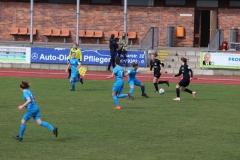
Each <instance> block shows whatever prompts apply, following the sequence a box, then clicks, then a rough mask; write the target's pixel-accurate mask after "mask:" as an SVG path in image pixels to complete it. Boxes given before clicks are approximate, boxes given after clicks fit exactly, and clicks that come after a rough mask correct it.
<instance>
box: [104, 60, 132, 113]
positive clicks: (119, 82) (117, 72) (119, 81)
mask: <svg viewBox="0 0 240 160" xmlns="http://www.w3.org/2000/svg"><path fill="white" fill-rule="evenodd" d="M115 63H116V67H115V68H114V69H113V73H112V75H111V76H109V77H107V79H109V78H113V77H114V76H115V77H116V80H115V83H114V85H113V88H112V98H113V101H114V102H115V104H116V107H115V108H114V109H121V107H120V104H119V102H118V98H125V97H128V98H130V99H132V100H133V99H134V98H133V96H132V95H130V94H129V93H128V94H121V93H122V90H123V87H124V80H123V77H124V76H125V75H124V69H123V68H122V67H121V66H119V64H120V59H119V58H117V59H116V61H115Z"/></svg>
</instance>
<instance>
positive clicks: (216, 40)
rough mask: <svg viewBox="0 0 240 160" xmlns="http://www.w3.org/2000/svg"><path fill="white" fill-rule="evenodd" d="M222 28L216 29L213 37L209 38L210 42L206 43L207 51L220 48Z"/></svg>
mask: <svg viewBox="0 0 240 160" xmlns="http://www.w3.org/2000/svg"><path fill="white" fill-rule="evenodd" d="M223 33H224V32H223V30H221V29H217V30H216V33H215V34H214V36H213V38H212V39H211V41H210V43H209V44H208V51H213V50H214V51H216V50H220V46H221V45H222V42H223V38H224V37H223Z"/></svg>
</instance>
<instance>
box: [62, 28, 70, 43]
mask: <svg viewBox="0 0 240 160" xmlns="http://www.w3.org/2000/svg"><path fill="white" fill-rule="evenodd" d="M69 36H70V31H69V30H68V29H62V33H61V34H60V37H64V41H63V42H64V43H66V37H69Z"/></svg>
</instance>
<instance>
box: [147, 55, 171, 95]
mask: <svg viewBox="0 0 240 160" xmlns="http://www.w3.org/2000/svg"><path fill="white" fill-rule="evenodd" d="M152 69H154V72H153V75H154V78H153V84H154V87H155V89H156V92H158V84H163V83H166V84H167V85H168V87H169V82H168V81H158V79H159V78H160V76H161V74H162V71H163V69H164V64H163V63H162V62H161V61H160V60H158V59H156V58H155V55H154V54H152V55H151V61H150V70H151V71H152Z"/></svg>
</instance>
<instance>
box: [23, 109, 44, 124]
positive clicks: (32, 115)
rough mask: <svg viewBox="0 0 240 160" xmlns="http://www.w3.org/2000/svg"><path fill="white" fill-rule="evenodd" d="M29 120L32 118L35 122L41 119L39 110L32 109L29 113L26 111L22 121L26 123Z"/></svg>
mask: <svg viewBox="0 0 240 160" xmlns="http://www.w3.org/2000/svg"><path fill="white" fill-rule="evenodd" d="M31 118H33V119H34V120H35V121H37V120H39V119H41V116H40V110H39V108H36V109H32V110H30V111H29V110H28V111H27V112H26V113H25V115H24V116H23V120H25V121H26V122H27V121H28V120H29V119H31Z"/></svg>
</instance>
